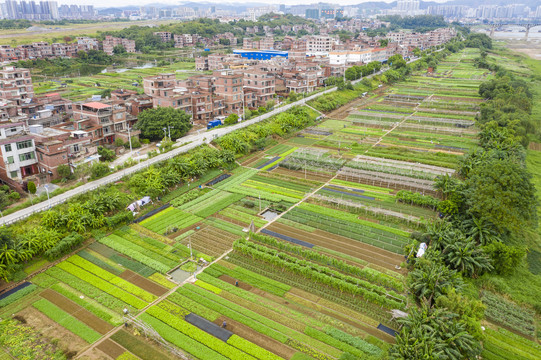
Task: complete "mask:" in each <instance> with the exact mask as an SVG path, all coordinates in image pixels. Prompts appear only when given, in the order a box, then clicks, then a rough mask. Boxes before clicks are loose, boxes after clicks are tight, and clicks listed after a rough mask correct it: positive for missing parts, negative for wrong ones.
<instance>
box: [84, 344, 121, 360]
mask: <svg viewBox="0 0 541 360" xmlns="http://www.w3.org/2000/svg"><path fill="white" fill-rule="evenodd" d="M78 359H82V360H111V359H115V358H114V357H112V356H110V355H108V354H106V353H104V352H103V351H101V350H100V349H98V348H97V347H93V348H92V349H90V350H88V351H87V352H85V355H83V356H81V357H80V358H78Z"/></svg>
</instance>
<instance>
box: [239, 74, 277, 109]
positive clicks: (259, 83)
mask: <svg viewBox="0 0 541 360" xmlns="http://www.w3.org/2000/svg"><path fill="white" fill-rule="evenodd" d="M275 81H276V78H275V76H274V74H272V73H269V72H267V71H264V70H261V69H257V68H253V69H251V68H249V69H246V70H244V80H243V85H244V92H245V93H246V92H252V93H254V95H255V98H256V101H255V104H252V107H259V106H265V104H266V103H267V102H268V101H270V100H272V98H273V97H274V94H275Z"/></svg>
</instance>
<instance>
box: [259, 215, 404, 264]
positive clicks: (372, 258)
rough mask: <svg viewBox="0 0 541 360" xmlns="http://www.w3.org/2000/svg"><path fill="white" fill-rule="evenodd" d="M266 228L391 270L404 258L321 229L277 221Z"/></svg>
mask: <svg viewBox="0 0 541 360" xmlns="http://www.w3.org/2000/svg"><path fill="white" fill-rule="evenodd" d="M267 229H269V230H271V231H275V232H277V233H280V234H283V235H287V236H291V237H293V238H296V239H299V240H303V241H306V242H309V243H311V244H314V245H318V246H321V247H324V248H327V249H331V250H336V251H340V252H342V253H344V254H348V255H351V256H354V257H356V258H359V259H362V260H364V261H367V262H370V263H374V264H376V265H379V266H381V267H383V268H386V269H389V270H393V271H396V268H395V266H396V265H400V263H401V262H402V261H403V260H404V258H403V256H401V255H398V254H394V253H392V252H389V251H386V250H383V249H380V248H378V247H375V246H372V245H369V244H364V243H362V242H360V241H356V240H352V239H349V238H346V237H343V236H340V235H335V234H331V233H328V232H326V231H323V230H315V231H314V232H307V231H304V230H301V229H295V228H293V227H291V226H288V225H284V224H280V223H277V222H274V223H272V224H271V225H269V226H268V227H267Z"/></svg>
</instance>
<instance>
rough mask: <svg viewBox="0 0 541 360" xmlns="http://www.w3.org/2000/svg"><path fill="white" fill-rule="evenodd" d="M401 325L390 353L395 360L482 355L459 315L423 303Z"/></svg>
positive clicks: (412, 310)
mask: <svg viewBox="0 0 541 360" xmlns="http://www.w3.org/2000/svg"><path fill="white" fill-rule="evenodd" d="M397 321H398V323H399V324H400V325H401V326H402V328H401V330H400V333H399V334H398V335H397V337H396V345H395V346H393V347H392V348H391V350H390V358H391V359H400V360H402V359H403V360H411V359H447V360H461V359H475V358H476V356H477V355H479V353H480V352H481V346H480V344H479V343H478V342H477V341H476V340H475V339H474V338H473V337H472V336H471V335H470V334H468V332H467V331H466V328H465V326H464V324H463V323H461V322H460V321H459V318H458V315H457V314H455V313H452V312H450V311H448V310H447V309H445V308H431V307H430V305H429V304H427V303H423V304H421V307H420V308H413V309H411V310H410V313H409V314H408V316H407V317H405V318H399V319H398V320H397Z"/></svg>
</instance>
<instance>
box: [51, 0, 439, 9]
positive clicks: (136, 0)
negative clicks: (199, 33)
mask: <svg viewBox="0 0 541 360" xmlns="http://www.w3.org/2000/svg"><path fill="white" fill-rule="evenodd" d="M395 1H396V0H330V1H314V0H284V1H278V2H273V3H272V5H280V4H284V5H310V4H318V3H320V2H321V3H328V4H333V5H335V6H344V5H348V6H350V5H357V4H361V3H365V2H382V3H392V2H395ZM431 1H433V2H437V3H445V2H448V0H431ZM193 2H198V3H208V4H209V5H210V4H217V5H218V6H219V4H224V5H235V4H238V5H242V4H247V3H248V4H250V3H258V4H261V5H270V4H269V3H267V2H264V1H258V0H255V1H245V0H228V1H226V2H213V1H193ZM158 3H159V4H167V5H171V6H182V3H183V2H181V1H178V0H155V1H152V0H118V1H114V2H111V1H108V0H92V1H88V0H60V1H58V4H59V5H60V4H68V5H71V4H73V5H94V7H96V8H104V7H105V8H110V7H124V6H145V5H149V4H158Z"/></svg>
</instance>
